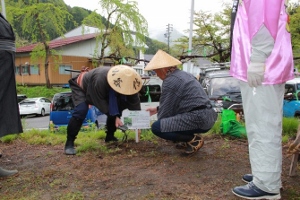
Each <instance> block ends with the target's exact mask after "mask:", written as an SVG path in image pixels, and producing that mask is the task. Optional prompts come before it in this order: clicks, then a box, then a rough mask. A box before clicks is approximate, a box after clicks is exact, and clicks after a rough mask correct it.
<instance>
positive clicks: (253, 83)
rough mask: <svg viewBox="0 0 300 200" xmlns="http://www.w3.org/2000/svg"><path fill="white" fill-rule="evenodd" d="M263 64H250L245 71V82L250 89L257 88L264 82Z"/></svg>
mask: <svg viewBox="0 0 300 200" xmlns="http://www.w3.org/2000/svg"><path fill="white" fill-rule="evenodd" d="M264 73H265V63H254V62H250V64H249V66H248V71H247V81H248V84H249V86H250V87H257V86H259V85H261V84H262V82H263V81H264Z"/></svg>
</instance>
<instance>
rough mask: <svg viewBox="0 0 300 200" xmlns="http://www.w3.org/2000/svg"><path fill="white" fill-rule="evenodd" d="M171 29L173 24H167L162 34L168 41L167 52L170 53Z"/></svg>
mask: <svg viewBox="0 0 300 200" xmlns="http://www.w3.org/2000/svg"><path fill="white" fill-rule="evenodd" d="M172 31H173V25H172V24H168V25H167V32H166V33H165V34H164V35H165V38H167V41H168V53H170V36H171V32H172Z"/></svg>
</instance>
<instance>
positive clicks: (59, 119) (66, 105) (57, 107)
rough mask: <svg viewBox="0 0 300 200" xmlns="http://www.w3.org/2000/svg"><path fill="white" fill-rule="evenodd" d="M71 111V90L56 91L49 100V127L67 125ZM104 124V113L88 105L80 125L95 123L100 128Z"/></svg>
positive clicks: (88, 125)
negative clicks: (50, 100)
mask: <svg viewBox="0 0 300 200" xmlns="http://www.w3.org/2000/svg"><path fill="white" fill-rule="evenodd" d="M73 111H74V104H73V100H72V93H71V91H68V92H60V93H56V94H55V95H54V96H53V99H52V102H51V112H50V118H49V128H53V129H54V130H57V129H59V127H61V126H67V125H68V123H69V120H70V118H71V117H72V113H73ZM105 124H106V115H105V114H103V113H101V112H100V111H99V110H98V109H97V108H96V107H95V106H90V107H89V111H88V113H87V115H86V118H85V119H84V121H83V124H82V126H83V127H91V126H92V125H95V126H96V127H97V128H102V127H103V126H105Z"/></svg>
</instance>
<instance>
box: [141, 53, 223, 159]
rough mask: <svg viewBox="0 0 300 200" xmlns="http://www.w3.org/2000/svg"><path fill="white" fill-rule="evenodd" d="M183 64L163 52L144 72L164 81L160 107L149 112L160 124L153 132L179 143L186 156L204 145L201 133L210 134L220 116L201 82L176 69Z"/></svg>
mask: <svg viewBox="0 0 300 200" xmlns="http://www.w3.org/2000/svg"><path fill="white" fill-rule="evenodd" d="M180 64H181V62H180V61H179V60H177V59H176V58H174V57H172V56H171V55H169V54H167V53H166V52H164V51H162V50H158V52H157V53H156V54H155V55H154V57H153V58H152V59H151V61H150V62H149V64H148V65H147V66H146V67H145V70H146V71H147V70H154V71H155V72H156V74H157V76H158V77H159V78H160V79H162V80H163V83H162V93H161V97H160V101H159V107H154V108H148V109H147V110H148V111H150V115H154V114H156V113H157V118H158V120H157V121H155V122H154V123H153V124H152V126H151V129H152V132H153V133H154V134H155V135H157V136H158V137H161V138H163V139H166V140H171V141H174V142H178V144H177V145H176V147H177V148H184V149H185V152H184V154H187V155H190V154H193V153H195V152H197V151H198V150H199V149H200V148H201V147H202V146H203V144H204V141H203V138H202V137H201V136H200V135H199V134H200V133H206V132H207V131H209V130H210V129H211V128H212V127H213V125H214V123H215V121H216V119H217V113H216V112H215V111H214V109H213V108H212V105H211V104H210V100H209V98H208V96H207V94H206V93H205V91H204V89H203V88H202V86H201V84H200V83H199V81H197V79H196V77H194V76H193V75H192V74H190V73H187V72H185V71H182V70H180V69H178V68H177V65H180Z"/></svg>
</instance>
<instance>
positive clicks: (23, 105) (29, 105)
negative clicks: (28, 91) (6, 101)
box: [19, 97, 51, 116]
mask: <svg viewBox="0 0 300 200" xmlns="http://www.w3.org/2000/svg"><path fill="white" fill-rule="evenodd" d="M50 105H51V101H50V100H49V99H47V98H45V97H36V98H27V99H24V100H23V101H21V102H20V103H19V110H20V115H21V116H23V115H37V116H45V115H46V114H49V113H50Z"/></svg>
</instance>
